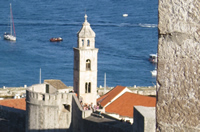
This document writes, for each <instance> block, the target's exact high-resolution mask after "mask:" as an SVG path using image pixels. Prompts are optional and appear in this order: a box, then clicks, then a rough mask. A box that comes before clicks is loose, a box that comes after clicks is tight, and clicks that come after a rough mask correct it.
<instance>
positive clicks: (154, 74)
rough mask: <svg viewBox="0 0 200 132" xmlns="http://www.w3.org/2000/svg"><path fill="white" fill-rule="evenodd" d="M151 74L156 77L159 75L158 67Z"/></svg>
mask: <svg viewBox="0 0 200 132" xmlns="http://www.w3.org/2000/svg"><path fill="white" fill-rule="evenodd" d="M151 75H152V76H154V77H156V76H157V69H155V70H153V71H151Z"/></svg>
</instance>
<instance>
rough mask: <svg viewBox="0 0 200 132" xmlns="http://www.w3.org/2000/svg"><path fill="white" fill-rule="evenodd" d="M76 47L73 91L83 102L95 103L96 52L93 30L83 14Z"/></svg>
mask: <svg viewBox="0 0 200 132" xmlns="http://www.w3.org/2000/svg"><path fill="white" fill-rule="evenodd" d="M77 38H78V42H77V48H74V79H73V81H74V86H73V87H74V92H76V93H77V95H78V97H79V99H80V98H82V99H83V100H82V101H83V103H88V104H91V103H93V104H95V105H96V97H97V53H98V49H97V48H95V32H94V31H93V30H92V28H91V27H90V23H88V21H87V15H85V22H84V23H83V26H82V28H81V29H80V31H79V32H78V33H77Z"/></svg>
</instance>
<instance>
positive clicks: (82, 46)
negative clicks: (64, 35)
mask: <svg viewBox="0 0 200 132" xmlns="http://www.w3.org/2000/svg"><path fill="white" fill-rule="evenodd" d="M83 46H84V39H82V47H83Z"/></svg>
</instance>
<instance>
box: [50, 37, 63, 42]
mask: <svg viewBox="0 0 200 132" xmlns="http://www.w3.org/2000/svg"><path fill="white" fill-rule="evenodd" d="M59 41H63V39H62V38H61V37H58V38H51V39H50V42H59Z"/></svg>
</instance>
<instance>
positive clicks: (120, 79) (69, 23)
mask: <svg viewBox="0 0 200 132" xmlns="http://www.w3.org/2000/svg"><path fill="white" fill-rule="evenodd" d="M10 3H12V11H13V17H14V23H15V30H16V35H17V41H16V42H10V41H6V40H4V39H3V34H4V32H8V31H9V28H8V23H9V13H10V12H9V4H10ZM0 7H1V8H0V14H1V15H0V16H1V19H0V37H1V38H0V87H3V86H6V87H19V86H24V85H28V86H30V85H33V84H37V83H39V71H40V68H41V71H42V80H44V79H60V80H62V81H63V82H64V83H65V84H66V85H67V86H73V47H77V32H78V31H79V30H80V29H81V27H82V23H83V22H84V15H85V13H86V14H87V15H88V21H89V23H90V24H91V27H92V29H93V30H94V32H95V33H96V39H95V41H96V43H95V44H96V45H95V46H96V48H99V52H98V86H100V85H104V73H106V77H107V78H106V83H107V86H109V87H111V86H116V85H122V86H133V85H137V86H152V85H154V84H155V83H156V78H155V77H152V76H151V73H150V71H151V70H154V68H155V65H153V64H151V63H150V62H149V61H148V57H149V54H151V53H156V52H157V44H158V31H157V23H158V13H157V10H158V8H157V7H158V1H157V0H96V1H93V0H77V1H74V0H67V1H66V0H59V1H55V0H48V1H45V0H6V1H5V0H2V1H0ZM124 13H126V14H128V17H123V16H122V15H123V14H124ZM58 36H60V37H62V38H63V41H62V42H56V43H52V42H50V41H49V39H50V38H51V37H58Z"/></svg>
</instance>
